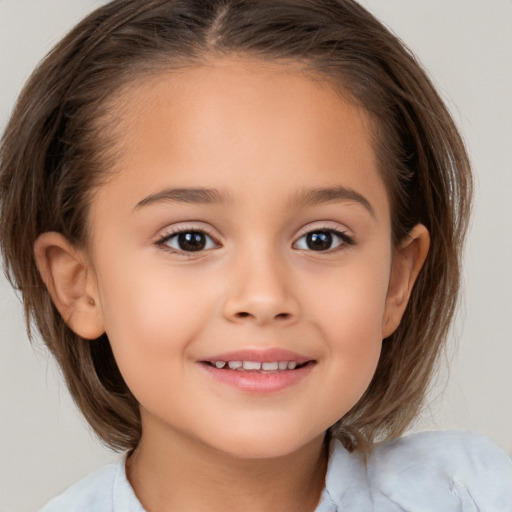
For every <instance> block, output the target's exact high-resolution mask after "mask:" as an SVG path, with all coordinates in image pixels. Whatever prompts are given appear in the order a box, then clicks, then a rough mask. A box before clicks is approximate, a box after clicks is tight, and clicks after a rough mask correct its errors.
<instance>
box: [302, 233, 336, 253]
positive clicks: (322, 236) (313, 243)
mask: <svg viewBox="0 0 512 512" xmlns="http://www.w3.org/2000/svg"><path fill="white" fill-rule="evenodd" d="M306 241H307V245H308V247H309V248H310V249H311V250H313V251H326V250H327V249H330V248H331V245H332V234H331V233H329V232H328V231H318V232H316V233H308V235H307V238H306Z"/></svg>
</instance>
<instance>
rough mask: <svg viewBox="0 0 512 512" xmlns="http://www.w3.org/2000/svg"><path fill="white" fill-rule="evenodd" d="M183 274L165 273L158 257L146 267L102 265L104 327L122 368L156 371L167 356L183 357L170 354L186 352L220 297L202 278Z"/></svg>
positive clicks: (101, 294)
mask: <svg viewBox="0 0 512 512" xmlns="http://www.w3.org/2000/svg"><path fill="white" fill-rule="evenodd" d="M132 268H140V269H141V270H140V271H139V272H133V271H132ZM182 274H183V275H180V273H175V272H174V273H171V272H170V271H169V270H167V272H166V271H165V267H164V268H162V267H160V266H159V265H158V264H155V262H153V263H152V265H147V266H145V267H141V266H137V267H133V266H132V265H123V263H122V262H121V263H118V264H117V265H115V266H109V268H108V269H107V268H104V269H103V272H102V275H100V277H99V281H100V283H101V288H100V303H101V307H102V313H103V317H104V323H105V332H106V334H107V336H108V338H109V340H110V343H111V345H112V349H113V351H114V355H115V357H116V360H117V362H118V365H119V367H120V369H121V371H123V367H126V368H127V370H128V371H130V368H131V367H132V366H137V367H138V368H139V369H140V371H151V367H152V365H154V364H155V362H158V361H161V360H162V358H163V357H166V356H167V357H166V359H168V360H169V361H171V364H172V361H174V360H176V361H177V360H178V358H177V357H170V358H169V357H168V356H169V355H170V356H176V355H177V354H178V353H180V354H183V352H186V350H187V347H188V344H189V343H190V341H191V340H192V339H193V338H194V337H195V336H196V335H197V332H198V330H200V329H201V328H202V327H203V326H204V323H205V322H206V321H207V316H208V311H209V309H210V307H211V304H214V303H215V302H214V301H213V300H212V299H211V297H209V296H208V295H207V293H206V292H205V290H204V287H203V286H201V283H200V282H198V280H197V279H194V278H191V276H187V274H186V273H182ZM144 368H146V370H144Z"/></svg>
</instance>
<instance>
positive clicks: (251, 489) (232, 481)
mask: <svg viewBox="0 0 512 512" xmlns="http://www.w3.org/2000/svg"><path fill="white" fill-rule="evenodd" d="M162 441H164V442H162ZM165 441H167V442H165ZM326 467H327V452H326V450H325V446H324V442H323V437H320V438H317V439H314V440H313V441H311V442H310V443H308V444H307V445H306V446H303V447H301V448H300V449H299V450H297V451H295V452H293V453H291V454H288V455H285V456H280V457H276V458H264V459H240V458H236V457H234V456H232V455H230V454H226V453H224V452H220V451H218V450H216V449H214V448H212V447H209V446H205V445H202V444H201V443H198V442H197V441H193V440H187V439H180V440H179V442H178V439H173V442H172V443H170V442H169V439H168V436H167V439H166V440H163V439H160V440H159V439H158V438H157V437H156V436H151V439H148V437H146V438H145V437H144V435H143V437H142V440H141V443H140V445H139V447H138V448H137V450H136V451H135V452H134V453H133V454H132V456H131V457H130V458H129V459H128V461H127V464H126V470H127V476H128V479H129V481H130V483H131V485H132V487H133V489H134V491H135V494H136V495H137V497H138V498H139V500H140V501H141V503H142V505H143V506H144V508H145V509H146V510H147V512H156V511H158V512H167V511H169V512H170V511H174V510H180V511H182V512H188V511H193V512H200V511H208V512H217V511H219V512H220V511H223V512H224V511H225V510H244V511H246V512H267V511H274V510H276V509H278V510H280V511H282V512H287V511H290V512H312V511H314V510H315V508H316V505H317V504H318V500H319V499H320V495H321V492H322V489H323V487H324V480H325V472H326Z"/></svg>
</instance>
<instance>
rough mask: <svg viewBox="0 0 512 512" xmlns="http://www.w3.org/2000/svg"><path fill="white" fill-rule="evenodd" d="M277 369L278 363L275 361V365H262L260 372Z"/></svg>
mask: <svg viewBox="0 0 512 512" xmlns="http://www.w3.org/2000/svg"><path fill="white" fill-rule="evenodd" d="M278 368H279V363H277V361H276V362H275V363H262V365H261V369H262V370H277V369H278Z"/></svg>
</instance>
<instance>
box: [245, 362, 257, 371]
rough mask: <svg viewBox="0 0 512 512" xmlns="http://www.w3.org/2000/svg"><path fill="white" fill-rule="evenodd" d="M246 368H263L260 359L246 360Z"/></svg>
mask: <svg viewBox="0 0 512 512" xmlns="http://www.w3.org/2000/svg"><path fill="white" fill-rule="evenodd" d="M243 365H244V370H261V363H259V362H258V361H244V362H243Z"/></svg>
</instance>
